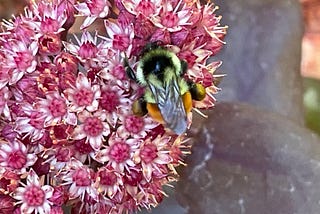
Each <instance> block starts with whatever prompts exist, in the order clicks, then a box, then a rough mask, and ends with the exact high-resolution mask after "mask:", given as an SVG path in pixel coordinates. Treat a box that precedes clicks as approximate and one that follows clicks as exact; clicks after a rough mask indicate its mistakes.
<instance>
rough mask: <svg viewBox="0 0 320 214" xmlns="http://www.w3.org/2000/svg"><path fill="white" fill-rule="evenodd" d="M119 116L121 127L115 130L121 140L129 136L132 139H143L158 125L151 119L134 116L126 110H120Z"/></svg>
mask: <svg viewBox="0 0 320 214" xmlns="http://www.w3.org/2000/svg"><path fill="white" fill-rule="evenodd" d="M121 115H122V116H121V117H120V118H119V119H120V124H121V125H120V126H119V128H118V129H117V134H118V135H119V136H120V137H123V138H127V137H129V136H131V137H133V138H144V137H146V136H147V133H148V132H150V131H151V130H152V129H153V128H155V127H156V126H158V125H159V123H157V122H155V121H154V120H153V119H152V118H150V117H148V116H145V117H138V116H135V115H133V114H132V113H131V111H128V110H127V109H122V114H121Z"/></svg>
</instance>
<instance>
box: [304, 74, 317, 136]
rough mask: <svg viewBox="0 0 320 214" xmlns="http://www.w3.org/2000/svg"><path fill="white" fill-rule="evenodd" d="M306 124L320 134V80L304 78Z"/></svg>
mask: <svg viewBox="0 0 320 214" xmlns="http://www.w3.org/2000/svg"><path fill="white" fill-rule="evenodd" d="M304 88H305V92H304V97H303V102H304V106H305V117H306V125H307V127H308V128H310V129H312V130H314V131H315V132H317V133H318V134H319V135H320V80H316V79H310V78H305V79H304Z"/></svg>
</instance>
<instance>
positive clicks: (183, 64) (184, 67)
mask: <svg viewBox="0 0 320 214" xmlns="http://www.w3.org/2000/svg"><path fill="white" fill-rule="evenodd" d="M180 63H181V76H183V75H184V74H185V73H186V72H187V70H188V63H187V62H186V61H184V60H180Z"/></svg>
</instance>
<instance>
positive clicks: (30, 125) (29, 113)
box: [15, 103, 45, 142]
mask: <svg viewBox="0 0 320 214" xmlns="http://www.w3.org/2000/svg"><path fill="white" fill-rule="evenodd" d="M22 111H24V113H25V116H19V117H17V118H16V127H15V130H16V131H17V132H18V133H19V134H21V135H22V134H24V137H30V140H31V141H32V142H33V141H37V140H39V139H40V138H41V137H42V136H43V134H44V131H45V130H44V121H45V114H43V113H42V112H40V111H39V110H38V109H34V108H33V106H31V105H30V104H28V103H25V104H23V105H22Z"/></svg>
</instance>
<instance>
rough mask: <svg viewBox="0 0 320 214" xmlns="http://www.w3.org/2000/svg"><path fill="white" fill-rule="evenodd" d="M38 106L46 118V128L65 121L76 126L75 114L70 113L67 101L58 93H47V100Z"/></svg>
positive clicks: (41, 101) (42, 100) (40, 102)
mask: <svg viewBox="0 0 320 214" xmlns="http://www.w3.org/2000/svg"><path fill="white" fill-rule="evenodd" d="M37 104H38V105H39V110H40V111H41V112H43V113H44V115H45V117H46V119H45V126H46V127H47V126H53V125H56V124H59V123H62V122H63V121H65V122H66V123H67V124H71V125H75V124H76V122H77V120H76V117H75V114H73V113H70V112H69V110H68V108H67V104H68V103H67V100H66V99H65V98H64V97H62V96H61V95H60V94H59V93H57V92H52V93H47V95H46V99H41V100H40V101H39V102H38V103H37Z"/></svg>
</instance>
